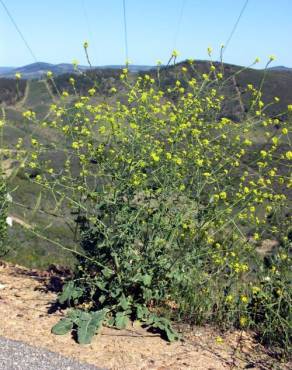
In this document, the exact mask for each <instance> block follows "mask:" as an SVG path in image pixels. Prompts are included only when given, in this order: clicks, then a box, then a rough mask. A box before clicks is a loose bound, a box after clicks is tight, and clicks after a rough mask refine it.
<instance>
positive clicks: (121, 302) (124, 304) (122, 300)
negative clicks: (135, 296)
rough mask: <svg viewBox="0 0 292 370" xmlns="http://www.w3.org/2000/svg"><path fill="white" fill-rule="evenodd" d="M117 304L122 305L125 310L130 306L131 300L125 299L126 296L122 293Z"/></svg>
mask: <svg viewBox="0 0 292 370" xmlns="http://www.w3.org/2000/svg"><path fill="white" fill-rule="evenodd" d="M119 305H120V306H121V307H122V309H123V310H124V311H126V310H127V309H128V308H129V307H130V306H131V302H130V301H128V300H127V298H126V297H125V296H124V295H123V296H122V298H121V299H120V302H119Z"/></svg>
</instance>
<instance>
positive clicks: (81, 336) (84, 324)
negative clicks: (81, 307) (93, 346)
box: [77, 310, 106, 344]
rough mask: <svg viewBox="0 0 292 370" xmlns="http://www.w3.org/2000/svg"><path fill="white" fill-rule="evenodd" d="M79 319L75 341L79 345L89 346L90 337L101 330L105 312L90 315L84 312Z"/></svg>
mask: <svg viewBox="0 0 292 370" xmlns="http://www.w3.org/2000/svg"><path fill="white" fill-rule="evenodd" d="M84 314H87V315H83V317H80V322H79V326H78V329H77V340H78V343H80V344H89V343H90V342H91V339H92V337H93V336H94V335H95V334H96V332H97V331H98V330H99V329H100V328H101V326H102V323H103V320H104V317H105V314H106V312H105V311H104V310H101V311H96V312H93V313H91V314H89V313H87V312H84Z"/></svg>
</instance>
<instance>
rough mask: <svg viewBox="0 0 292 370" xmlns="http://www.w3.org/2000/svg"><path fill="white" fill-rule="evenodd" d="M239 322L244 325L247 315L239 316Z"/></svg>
mask: <svg viewBox="0 0 292 370" xmlns="http://www.w3.org/2000/svg"><path fill="white" fill-rule="evenodd" d="M239 323H240V326H245V325H246V323H247V317H245V316H241V318H240V319H239Z"/></svg>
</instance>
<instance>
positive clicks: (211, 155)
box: [27, 65, 291, 347]
mask: <svg viewBox="0 0 292 370" xmlns="http://www.w3.org/2000/svg"><path fill="white" fill-rule="evenodd" d="M180 78H181V79H185V82H184V84H182V83H181V82H180V80H179V79H177V80H175V81H173V84H172V85H171V86H168V87H167V95H166V94H165V92H164V91H162V90H160V89H159V83H157V84H156V83H155V80H154V79H153V78H152V77H150V76H149V75H147V74H146V75H144V76H139V77H137V79H134V80H133V79H132V78H130V77H129V76H128V71H127V69H125V70H124V71H123V73H122V74H121V76H120V79H121V81H122V82H123V86H124V87H123V88H124V89H125V90H126V91H127V92H126V93H125V94H126V95H125V101H126V102H125V103H122V102H120V101H116V102H115V103H111V104H109V103H107V102H106V101H105V102H102V103H96V101H95V97H94V95H95V92H96V91H95V89H94V88H92V89H90V90H89V95H88V96H81V97H80V98H79V99H78V100H77V101H76V100H75V101H74V103H73V104H69V103H68V101H67V100H66V99H68V98H67V94H64V95H63V98H62V100H61V102H60V104H59V105H55V104H54V105H53V106H52V120H51V122H45V123H44V125H45V126H47V125H49V126H51V127H52V128H54V129H56V130H58V131H59V133H60V136H61V135H62V136H63V135H64V136H65V137H66V139H67V142H68V145H69V149H68V150H66V151H65V153H66V160H65V164H64V167H63V168H62V169H61V170H60V169H59V168H58V166H59V164H56V166H55V167H54V163H50V164H43V163H41V162H39V161H38V158H40V156H41V154H42V152H43V151H44V150H46V148H44V147H43V146H42V145H41V144H40V143H38V142H37V140H35V139H33V140H32V145H33V148H34V149H33V151H32V153H31V161H30V162H29V166H30V167H31V168H41V170H42V172H41V174H39V175H37V176H36V177H35V179H33V181H36V182H38V183H39V184H41V185H43V187H44V189H51V190H52V191H53V193H54V195H55V197H56V198H58V199H60V203H61V202H62V203H65V204H66V203H67V204H68V206H70V207H71V209H72V212H73V213H75V214H76V222H77V224H78V226H79V230H80V238H81V246H82V252H76V251H75V252H76V253H77V255H78V260H79V263H78V265H77V267H76V272H75V275H74V278H73V279H72V280H70V281H69V282H68V283H67V284H66V285H65V287H64V290H63V293H62V294H61V295H60V297H59V302H60V303H61V304H68V305H70V306H72V307H74V308H75V309H73V310H71V311H70V312H69V314H68V317H67V318H65V319H62V320H61V321H60V323H58V324H57V325H56V326H55V327H54V328H53V332H54V333H56V334H64V333H66V332H68V331H70V330H72V329H73V328H75V327H77V330H78V340H79V341H80V342H81V343H88V342H89V341H90V339H91V337H92V335H94V333H95V332H96V331H97V330H98V329H99V328H100V327H101V324H102V322H105V323H107V325H112V326H116V327H118V328H123V327H125V326H126V325H127V322H128V321H129V320H130V319H131V320H135V319H138V320H140V321H142V322H143V323H144V324H145V325H146V326H147V327H149V328H152V329H153V330H160V331H162V332H164V333H165V335H166V337H167V338H168V339H169V340H174V339H175V338H177V334H176V333H175V331H174V330H173V328H172V326H171V324H170V323H171V320H173V319H175V320H189V321H190V322H192V323H200V324H202V323H206V322H209V323H210V322H213V323H214V322H215V323H217V324H219V325H220V326H222V327H225V328H226V327H231V326H235V327H242V328H248V327H250V328H253V329H255V330H257V331H258V332H259V333H261V334H262V336H263V339H265V340H266V339H269V340H271V341H274V342H278V343H280V344H281V346H284V347H287V346H288V320H289V318H288V315H289V313H288V310H287V304H286V300H290V299H291V289H290V287H289V285H288V284H286V281H287V273H286V270H287V264H288V260H289V255H288V253H287V252H286V249H287V248H288V247H287V246H288V244H289V240H288V239H289V238H288V237H287V235H286V234H285V232H286V230H287V224H288V223H289V219H288V218H287V217H286V218H285V209H286V208H287V194H288V191H289V186H291V183H290V185H289V178H288V176H287V172H286V170H283V169H286V168H287V166H288V163H289V160H291V151H290V149H289V147H288V146H287V145H288V142H289V140H288V141H287V140H286V137H287V136H286V134H287V124H286V123H284V122H282V123H281V126H282V127H281V130H275V129H274V126H275V124H277V125H279V124H280V122H279V119H278V118H274V119H272V118H269V117H267V116H266V114H265V105H264V103H263V102H262V101H261V92H260V91H257V90H256V89H255V88H254V87H253V86H252V85H249V86H248V87H247V90H248V91H249V93H250V95H251V97H252V100H251V104H250V109H249V112H248V114H247V115H246V116H245V118H244V120H242V121H240V122H237V123H235V122H233V121H232V120H231V119H229V118H226V117H222V105H223V103H224V100H225V98H224V96H223V95H222V91H224V89H225V87H226V84H228V81H226V80H224V78H223V75H222V73H221V72H218V71H217V70H216V68H215V66H214V65H211V67H210V70H209V72H208V73H204V74H203V75H202V76H200V77H198V78H195V77H192V76H191V77H189V76H188V75H186V73H185V67H184V69H182V71H181V72H180ZM227 80H228V79H227ZM93 85H94V83H93ZM114 93H115V90H113V89H111V94H114ZM27 118H28V119H32V120H34V117H33V115H31V116H30V117H27ZM256 134H257V135H256ZM76 162H77V163H78V165H76ZM268 237H269V238H270V237H271V238H273V239H277V240H279V241H281V243H282V244H280V246H279V248H278V249H279V252H276V254H275V256H274V257H273V262H272V263H271V264H269V263H268V262H267V261H268V260H267V259H264V260H261V259H260V258H259V256H258V254H257V251H256V249H257V247H260V245H261V242H262V241H263V240H264V239H267V238H268ZM284 255H285V258H284V257H283V256H284ZM279 297H280V298H279ZM281 297H283V298H281ZM284 297H285V298H284ZM272 333H274V334H275V333H277V334H276V335H274V334H273V335H272Z"/></svg>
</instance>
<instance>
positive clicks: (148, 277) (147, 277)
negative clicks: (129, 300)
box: [142, 274, 152, 286]
mask: <svg viewBox="0 0 292 370" xmlns="http://www.w3.org/2000/svg"><path fill="white" fill-rule="evenodd" d="M142 281H143V284H144V285H145V286H150V285H151V281H152V276H151V275H148V274H146V275H144V276H143V277H142Z"/></svg>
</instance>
